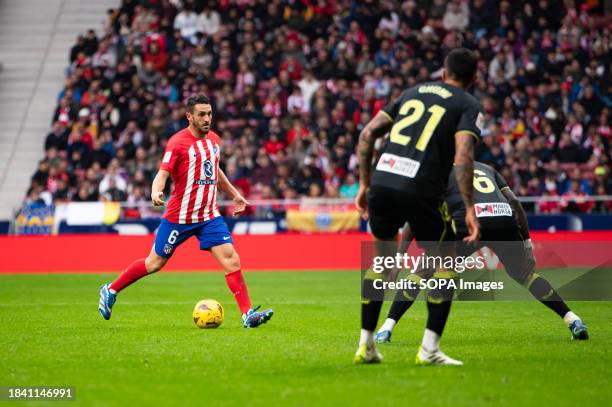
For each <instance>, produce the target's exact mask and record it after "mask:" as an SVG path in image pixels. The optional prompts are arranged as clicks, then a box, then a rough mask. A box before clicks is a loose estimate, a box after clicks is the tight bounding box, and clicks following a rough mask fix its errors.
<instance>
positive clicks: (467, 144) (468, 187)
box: [455, 133, 474, 207]
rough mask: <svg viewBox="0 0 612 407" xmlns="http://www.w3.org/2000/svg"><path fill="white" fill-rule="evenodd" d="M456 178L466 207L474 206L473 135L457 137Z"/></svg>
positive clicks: (464, 134)
mask: <svg viewBox="0 0 612 407" xmlns="http://www.w3.org/2000/svg"><path fill="white" fill-rule="evenodd" d="M455 177H456V179H457V185H458V186H459V191H460V192H461V196H462V197H463V202H464V203H465V206H468V207H471V206H474V185H473V182H474V181H473V179H474V145H473V140H472V135H471V134H468V133H458V134H456V135H455Z"/></svg>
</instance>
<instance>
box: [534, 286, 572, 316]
mask: <svg viewBox="0 0 612 407" xmlns="http://www.w3.org/2000/svg"><path fill="white" fill-rule="evenodd" d="M529 292H530V293H531V294H532V295H533V296H534V297H535V298H537V299H538V301H540V302H541V303H542V304H544V305H546V306H547V307H548V308H550V309H551V310H553V311H554V312H556V313H557V315H559V316H560V317H561V318H563V317H564V316H565V314H567V313H568V312H569V310H570V309H569V307H568V306H567V304H566V303H565V302H563V299H562V298H561V296H560V295H559V293H557V292H556V291H555V289H554V288H552V286H551V285H550V283H549V282H548V281H547V280H545V279H543V278H542V277H541V276H537V277H536V278H535V279H534V280H533V281H532V283H531V284H530V285H529Z"/></svg>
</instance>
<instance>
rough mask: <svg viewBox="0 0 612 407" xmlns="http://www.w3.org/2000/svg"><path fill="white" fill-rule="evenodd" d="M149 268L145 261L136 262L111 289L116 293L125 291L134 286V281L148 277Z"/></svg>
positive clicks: (114, 282)
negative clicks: (126, 288) (131, 285)
mask: <svg viewBox="0 0 612 407" xmlns="http://www.w3.org/2000/svg"><path fill="white" fill-rule="evenodd" d="M147 274H148V273H147V267H146V266H145V259H139V260H136V261H135V262H134V263H132V264H130V266H129V267H128V268H127V269H125V271H124V272H123V273H121V275H120V276H119V277H117V279H116V280H115V281H113V282H112V283H111V285H110V289H111V290H114V291H116V292H119V291H121V290H123V289H124V288H125V287H127V286H129V285H130V284H132V283H133V282H134V281H137V280H140V279H141V278H142V277H144V276H146V275H147Z"/></svg>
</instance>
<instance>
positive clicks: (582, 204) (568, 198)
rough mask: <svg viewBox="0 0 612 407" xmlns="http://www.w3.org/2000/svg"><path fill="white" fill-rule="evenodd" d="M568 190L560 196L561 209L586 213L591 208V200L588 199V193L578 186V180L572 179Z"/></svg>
mask: <svg viewBox="0 0 612 407" xmlns="http://www.w3.org/2000/svg"><path fill="white" fill-rule="evenodd" d="M570 185H571V186H570V190H569V191H568V192H566V193H564V194H563V196H562V198H561V209H562V210H563V211H564V212H571V213H588V212H591V210H592V209H593V206H594V204H593V201H592V200H590V199H588V196H589V194H587V193H586V192H584V191H583V190H582V189H581V187H580V181H579V180H572V181H571V184H570Z"/></svg>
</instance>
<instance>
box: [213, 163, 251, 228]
mask: <svg viewBox="0 0 612 407" xmlns="http://www.w3.org/2000/svg"><path fill="white" fill-rule="evenodd" d="M217 186H218V187H219V189H220V190H221V191H223V192H225V193H227V194H228V195H229V196H230V197H232V201H234V213H233V215H234V216H236V215H239V214H241V213H242V212H244V210H245V209H246V207H247V205H250V203H249V201H247V200H246V199H245V198H244V197H243V196H242V194H241V193H240V192H239V191H238V190H237V189H236V187H235V186H233V185H232V183H231V182H230V181H229V180H228V179H227V177H226V176H225V173H224V172H223V171H222V170H221V168H219V184H218V185H217Z"/></svg>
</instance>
